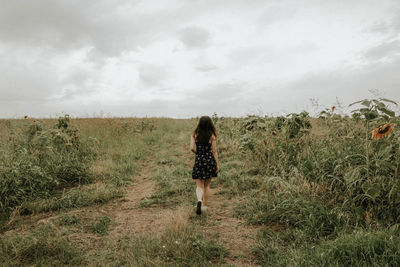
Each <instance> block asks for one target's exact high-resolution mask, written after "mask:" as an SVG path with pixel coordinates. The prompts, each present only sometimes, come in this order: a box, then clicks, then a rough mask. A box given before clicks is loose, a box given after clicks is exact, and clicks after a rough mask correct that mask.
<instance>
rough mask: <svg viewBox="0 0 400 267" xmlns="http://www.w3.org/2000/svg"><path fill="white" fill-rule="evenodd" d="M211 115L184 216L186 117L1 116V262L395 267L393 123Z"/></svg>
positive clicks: (365, 106) (356, 113)
mask: <svg viewBox="0 0 400 267" xmlns="http://www.w3.org/2000/svg"><path fill="white" fill-rule="evenodd" d="M394 105H396V103H395V102H393V101H391V100H388V99H382V98H381V99H372V100H362V101H359V102H356V103H353V104H352V107H354V110H353V112H352V114H351V116H347V115H341V114H340V112H338V110H337V109H336V107H332V108H329V109H324V110H322V111H321V112H320V113H319V115H318V116H314V117H311V116H310V115H309V114H308V113H307V112H302V113H299V114H289V115H287V116H280V117H267V116H248V117H245V118H227V117H221V116H218V115H217V114H214V116H213V121H214V123H215V125H216V127H217V130H218V141H217V142H218V152H219V158H220V164H221V166H220V170H221V171H220V173H219V176H218V178H217V179H215V181H213V183H212V190H213V195H212V196H211V199H210V209H209V211H208V212H206V213H205V214H204V215H202V216H197V215H195V213H194V208H193V205H194V203H195V192H194V189H195V187H194V183H193V181H191V178H190V177H191V167H192V164H193V159H194V155H193V154H191V152H190V151H189V137H190V134H191V132H192V130H193V128H194V126H195V123H196V119H187V120H174V119H167V118H143V119H137V118H118V119H117V118H115V119H72V118H70V117H68V116H65V117H61V118H59V119H58V120H53V119H51V120H36V119H31V118H25V119H22V120H0V152H1V153H0V157H1V158H0V200H1V202H0V218H1V223H0V229H1V233H0V258H1V259H4V260H3V261H4V263H3V265H5V266H9V265H39V266H42V265H44V266H54V265H72V266H76V265H91V266H103V265H105V264H106V265H110V266H132V265H133V266H209V265H217V266H259V265H262V266H326V265H327V266H343V265H346V266H347V265H354V266H396V265H398V264H399V263H400V238H399V236H400V229H399V226H400V209H399V207H400V180H399V179H400V177H399V171H400V166H399V164H400V133H399V132H398V131H397V129H396V128H395V126H396V125H398V123H399V121H400V119H399V117H398V116H396V114H395V113H394V112H393V111H392V107H393V106H394Z"/></svg>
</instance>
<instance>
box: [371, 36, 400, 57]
mask: <svg viewBox="0 0 400 267" xmlns="http://www.w3.org/2000/svg"><path fill="white" fill-rule="evenodd" d="M397 55H400V40H393V41H389V42H384V43H382V44H380V45H378V46H376V47H373V48H371V49H369V50H368V51H367V52H366V53H365V54H364V57H365V58H366V59H368V60H380V59H390V58H392V57H394V56H397Z"/></svg>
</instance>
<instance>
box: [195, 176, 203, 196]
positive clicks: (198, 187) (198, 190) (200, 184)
mask: <svg viewBox="0 0 400 267" xmlns="http://www.w3.org/2000/svg"><path fill="white" fill-rule="evenodd" d="M203 195H204V181H203V180H200V179H196V196H197V201H202V200H203Z"/></svg>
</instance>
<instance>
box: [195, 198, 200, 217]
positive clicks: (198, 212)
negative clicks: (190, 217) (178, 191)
mask: <svg viewBox="0 0 400 267" xmlns="http://www.w3.org/2000/svg"><path fill="white" fill-rule="evenodd" d="M196 213H197V215H201V201H197V210H196Z"/></svg>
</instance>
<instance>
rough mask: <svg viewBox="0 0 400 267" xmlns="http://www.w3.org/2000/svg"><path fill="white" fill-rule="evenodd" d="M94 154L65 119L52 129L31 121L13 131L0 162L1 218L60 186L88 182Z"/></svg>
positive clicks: (67, 118) (92, 149) (49, 193)
mask: <svg viewBox="0 0 400 267" xmlns="http://www.w3.org/2000/svg"><path fill="white" fill-rule="evenodd" d="M95 152H96V151H95V150H94V148H93V147H92V146H91V145H90V144H89V142H88V141H85V140H82V139H81V137H80V133H79V129H78V128H76V127H73V126H71V125H70V124H69V117H68V116H65V117H62V118H60V119H59V120H58V123H57V124H56V125H55V126H54V127H52V128H45V127H44V125H43V124H42V123H41V122H40V121H34V122H32V123H27V122H24V123H23V125H22V127H21V128H17V129H13V130H12V132H11V134H10V137H9V142H8V147H7V149H6V151H5V153H4V156H3V158H2V161H1V162H0V200H1V201H0V214H1V215H2V217H5V216H7V214H9V213H10V212H11V210H12V209H13V208H14V207H15V206H18V205H19V204H21V203H22V202H24V201H29V200H33V199H35V198H38V197H48V196H50V195H52V194H53V192H54V190H55V189H56V188H58V187H60V186H64V185H66V184H70V183H88V182H90V181H91V180H92V175H91V172H90V166H91V162H92V160H93V159H94V157H95V155H96V153H95Z"/></svg>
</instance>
